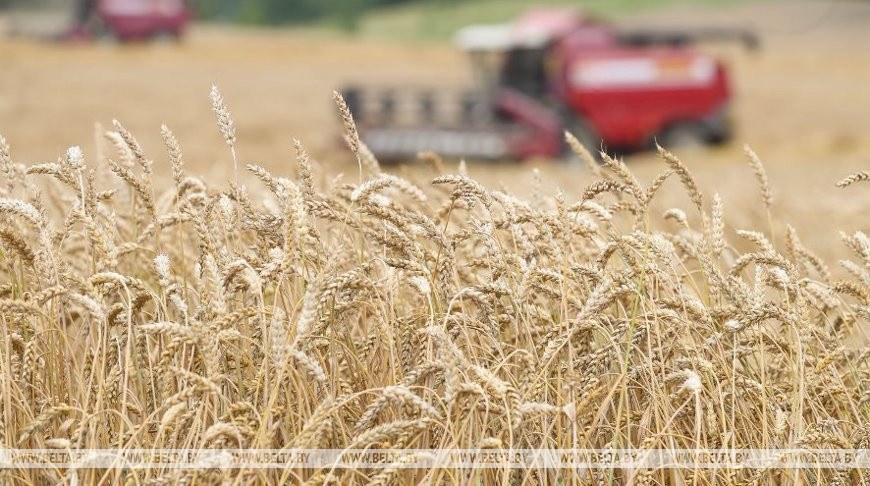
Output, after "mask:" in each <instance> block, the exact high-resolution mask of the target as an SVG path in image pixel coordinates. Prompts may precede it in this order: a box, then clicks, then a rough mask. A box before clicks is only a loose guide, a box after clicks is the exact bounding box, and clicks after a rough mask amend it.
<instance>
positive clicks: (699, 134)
mask: <svg viewBox="0 0 870 486" xmlns="http://www.w3.org/2000/svg"><path fill="white" fill-rule="evenodd" d="M657 138H658V140H657V141H658V144H659V145H661V146H662V147H664V148H666V149H669V150H670V149H695V148H698V147H703V146H704V145H706V144H707V134H706V132H705V130H704V127H702V126H701V125H699V124H698V123H693V122H680V123H675V124H674V125H671V126H670V127H669V128H668V129H666V130H665V131H664V132H662V134H661V135H659V136H658V137H657Z"/></svg>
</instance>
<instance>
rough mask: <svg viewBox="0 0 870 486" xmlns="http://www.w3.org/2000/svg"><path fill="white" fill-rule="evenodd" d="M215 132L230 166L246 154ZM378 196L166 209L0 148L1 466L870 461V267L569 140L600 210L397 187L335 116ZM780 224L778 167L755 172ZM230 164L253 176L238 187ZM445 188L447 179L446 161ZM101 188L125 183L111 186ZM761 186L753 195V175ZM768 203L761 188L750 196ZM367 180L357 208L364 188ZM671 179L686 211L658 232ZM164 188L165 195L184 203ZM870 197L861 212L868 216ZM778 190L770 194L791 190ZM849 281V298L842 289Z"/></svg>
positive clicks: (851, 183)
mask: <svg viewBox="0 0 870 486" xmlns="http://www.w3.org/2000/svg"><path fill="white" fill-rule="evenodd" d="M212 98H213V100H214V108H215V111H216V114H217V117H218V125H219V128H220V131H221V134H222V135H223V136H224V138H225V140H226V143H227V144H228V146H229V151H230V152H231V154H228V161H227V163H228V164H229V163H233V164H237V160H236V157H235V145H236V143H243V140H239V141H237V140H236V138H235V131H234V126H233V123H232V119H231V118H230V113H229V110H228V109H227V106H226V104H225V103H224V101H223V99H222V98H221V96H220V93H219V92H218V91H217V90H216V89H215V90H213V92H212ZM338 101H339V103H338V104H339V107H340V108H341V109H342V113H341V114H342V118H343V119H344V121H345V125H346V128H347V129H348V140H349V144H350V146H351V147H352V148H353V149H354V150H355V155H356V156H357V159H358V161H359V180H356V181H354V182H349V181H347V180H344V179H342V178H338V177H337V178H334V179H332V180H331V181H330V182H329V183H327V184H319V183H316V182H315V181H316V180H317V178H316V177H315V174H314V169H313V168H312V163H311V161H310V158H309V157H308V155H307V153H306V151H305V149H304V147H303V146H302V144H301V143H296V148H297V154H298V159H297V164H298V165H297V177H296V178H294V179H292V180H291V179H288V178H284V177H279V176H275V175H272V174H271V173H269V172H268V171H267V170H266V169H264V168H261V167H258V166H247V170H248V171H249V172H250V173H251V174H253V175H254V176H255V177H256V178H257V179H259V181H260V182H259V186H260V187H246V186H245V185H241V184H240V183H239V180H242V179H241V177H240V174H239V173H238V172H241V171H242V169H243V167H242V166H240V165H239V166H238V171H237V173H236V177H235V179H234V180H233V181H231V182H227V183H226V184H225V185H224V186H210V185H208V184H207V183H206V182H205V181H203V180H200V179H197V178H194V177H190V176H188V175H186V173H185V169H184V156H183V152H182V147H183V144H182V143H180V142H179V141H178V140H176V138H175V137H174V135H173V134H172V132H171V130H170V129H169V128H167V127H163V129H162V132H161V133H162V135H163V139H164V141H165V143H166V148H167V153H168V159H169V160H170V161H171V167H172V171H171V173H172V181H173V183H172V186H171V187H170V188H169V190H162V188H161V187H160V186H161V184H159V183H157V184H155V179H154V177H155V175H154V172H153V165H154V164H152V159H150V158H149V157H150V154H146V153H144V151H143V150H142V148H141V147H140V145H139V143H138V142H137V140H136V138H135V137H134V135H133V134H131V133H130V132H128V131H127V130H126V129H125V128H124V127H123V125H121V124H120V123H117V122H116V123H115V124H114V126H113V129H112V130H111V131H110V132H108V133H106V136H105V139H104V141H103V142H104V143H103V144H102V145H101V146H100V147H99V148H98V150H97V151H96V152H95V153H96V154H99V155H91V156H89V155H88V154H85V153H83V152H82V150H81V149H79V148H77V147H73V148H71V149H70V150H69V151H68V152H67V153H66V155H65V156H64V157H62V158H61V159H60V160H58V161H57V162H56V163H48V164H41V165H32V166H29V167H25V166H23V165H21V164H17V163H15V158H14V152H12V151H10V149H9V147H8V146H7V145H6V144H5V142H2V140H0V142H2V143H0V169H2V171H3V173H4V176H5V183H4V185H3V187H2V191H3V195H2V199H0V225H2V229H0V249H2V255H0V256H2V263H3V267H2V270H0V271H2V274H3V281H4V282H5V283H3V285H2V287H0V308H2V318H0V335H2V337H3V340H2V342H0V356H2V361H0V407H2V409H0V420H2V423H0V448H12V447H16V448H51V447H61V448H65V447H73V448H121V449H124V448H166V449H173V448H179V449H180V448H186V447H218V448H219V447H234V448H236V447H238V448H284V447H294V448H332V449H335V448H339V449H340V448H345V447H350V448H365V447H375V448H384V449H386V448H417V449H429V448H464V449H473V448H478V447H487V448H491V447H512V448H529V449H530V448H590V449H605V448H649V449H657V448H682V449H691V448H696V447H698V448H773V447H800V446H808V447H817V448H824V447H835V448H853V447H855V448H868V444H870V427H868V418H870V360H868V359H867V358H868V348H867V343H868V332H867V328H868V321H870V238H868V236H867V235H865V234H864V233H862V232H860V231H858V232H853V233H851V234H846V233H843V234H841V235H840V239H841V240H842V242H841V244H842V245H843V252H842V254H843V255H844V258H843V259H842V260H841V261H839V262H825V261H823V260H822V259H820V258H819V257H817V256H815V255H814V254H813V252H811V251H810V250H809V249H808V248H806V247H805V246H804V245H802V243H801V240H800V238H799V235H798V234H797V232H796V231H793V230H791V229H788V230H787V231H785V232H784V233H785V235H784V237H783V241H784V243H780V242H779V240H776V239H775V238H773V237H771V232H772V231H773V227H774V218H773V217H772V216H769V217H768V218H767V219H766V220H762V221H759V228H756V229H760V230H762V231H750V230H746V231H738V232H737V235H738V236H739V237H740V238H741V239H742V240H744V241H743V242H741V243H739V247H740V248H747V247H748V248H750V249H749V250H748V251H745V252H741V251H738V250H737V249H736V247H738V244H737V243H736V242H735V241H728V240H727V239H726V232H725V223H726V221H727V220H728V214H727V201H723V200H722V198H720V197H719V196H718V195H716V194H714V195H712V196H708V195H706V194H703V192H702V188H701V187H699V184H697V183H696V181H695V179H694V178H693V176H692V174H691V172H690V171H689V170H688V169H687V168H686V166H685V165H684V164H683V162H681V160H680V159H679V158H677V157H676V156H675V155H674V154H672V153H670V152H668V151H667V150H665V149H660V150H659V153H660V156H661V158H662V160H663V161H664V162H665V165H666V167H665V169H664V171H663V172H662V173H661V175H660V176H659V177H657V178H656V179H654V180H652V181H651V182H650V183H644V182H643V181H640V180H638V179H637V178H636V177H635V176H634V175H633V174H632V172H631V171H630V170H629V168H628V167H627V166H626V165H625V164H624V163H622V162H621V161H619V160H616V159H613V158H610V157H608V156H607V155H606V154H602V159H603V164H602V165H601V166H599V165H598V164H597V163H596V162H595V161H593V159H592V157H591V156H590V155H589V154H588V152H586V150H585V149H584V148H583V147H582V146H580V145H579V144H578V143H577V142H576V141H575V140H573V139H572V138H571V137H570V136H568V137H569V143H570V144H571V145H572V147H573V148H574V149H575V150H576V151H577V153H578V156H580V157H581V158H584V159H585V160H586V161H587V162H588V164H589V167H590V168H591V169H592V171H593V173H595V174H596V176H597V178H598V180H597V182H595V183H593V184H591V185H590V186H589V187H588V188H587V189H586V190H585V191H584V192H583V195H582V197H581V198H580V199H579V200H577V201H568V200H566V199H565V197H564V196H563V195H562V194H561V193H557V194H555V195H552V196H546V195H545V194H540V193H536V194H534V195H533V197H531V198H530V200H529V201H524V200H520V199H518V198H517V197H515V196H512V195H511V194H507V193H505V192H502V191H497V190H491V189H488V188H486V187H484V186H483V185H481V184H480V183H478V182H476V181H475V180H473V179H471V178H469V177H468V176H467V175H466V174H465V173H463V171H462V170H460V172H459V173H457V174H441V173H437V174H434V179H433V180H431V184H427V183H418V182H413V181H409V180H406V179H403V178H400V177H397V176H395V175H390V174H387V173H385V172H383V171H381V169H380V168H379V166H378V163H377V160H376V159H375V158H374V156H373V155H372V154H371V153H370V152H369V151H368V150H367V149H366V148H365V146H364V145H362V144H361V143H360V141H359V139H358V138H357V137H356V134H355V131H354V129H353V121H352V117H351V115H350V113H348V112H347V111H346V109H345V108H344V104H343V102H342V100H340V98H339V99H338ZM747 154H748V157H749V160H750V161H751V165H752V168H753V169H754V171H755V173H756V176H757V177H758V180H759V181H760V183H761V186H762V187H761V196H759V197H758V201H759V204H765V210H766V211H767V213H768V214H770V211H771V208H770V202H771V200H772V196H771V191H770V188H769V187H768V181H767V177H766V175H765V172H764V167H763V165H762V163H761V160H760V159H759V157H758V156H757V155H756V154H754V153H753V152H752V151H751V150H749V149H747ZM229 157H231V159H230V158H229ZM426 159H427V160H429V161H430V162H432V167H433V169H434V172H437V171H438V168H440V167H442V165H441V164H440V162H439V160H438V159H437V156H434V155H433V154H428V155H427V156H426ZM106 169H109V170H106ZM747 175H748V171H747ZM750 177H751V176H750ZM351 178H352V179H356V174H354V176H353V177H351ZM669 178H674V179H676V180H678V181H679V182H680V183H681V185H682V186H683V187H684V189H685V191H686V193H687V194H688V196H689V199H688V200H689V201H690V202H691V205H690V206H688V207H685V208H672V209H669V210H667V211H666V212H664V214H660V212H653V211H652V209H651V207H652V202H653V200H654V199H655V198H656V197H657V191H658V190H659V189H660V188H662V187H663V184H664V182H665V181H666V180H667V179H669ZM167 180H168V178H167ZM866 181H867V177H866V172H865V173H857V174H854V175H852V176H850V177H847V178H845V179H843V180H842V181H841V182H840V184H839V185H840V186H843V187H842V188H840V189H837V188H834V187H833V186H834V183H835V182H836V181H831V190H832V191H833V190H839V191H846V190H848V191H866V190H868V187H866V186H867V182H866ZM774 182H775V181H774ZM834 264H835V265H836V266H837V267H841V268H842V270H839V269H836V268H831V266H829V265H834ZM570 474H575V475H576V477H575V479H576V480H577V481H578V482H579V483H584V484H585V483H588V482H590V481H594V480H596V479H600V480H605V481H606V480H607V478H608V477H609V476H610V475H611V474H613V475H614V476H613V477H612V479H613V480H614V481H615V482H616V483H619V484H623V483H625V484H627V483H633V484H674V483H678V481H679V480H677V479H676V478H677V477H679V478H681V481H682V482H683V483H684V484H700V485H706V484H723V482H724V483H725V484H732V483H739V484H754V483H756V482H759V481H760V482H762V483H764V482H765V481H771V482H774V483H779V482H787V481H791V480H795V479H797V476H801V478H802V479H804V480H807V481H813V482H814V483H815V484H855V483H856V482H858V481H861V480H862V478H861V474H862V471H856V470H841V471H835V470H825V471H819V470H804V471H780V470H764V469H758V470H711V469H698V470H667V471H651V470H643V471H636V472H631V473H629V472H625V471H590V472H581V471H574V472H571V471H537V470H513V471H510V470H488V471H485V472H484V471H470V470H467V471H445V470H432V471H425V470H422V471H421V470H402V469H382V470H334V471H329V470H323V471H310V470H291V469H288V470H284V471H276V470H262V469H245V470H209V471H192V470H179V469H169V468H159V467H155V468H152V469H148V470H127V471H121V470H110V471H97V470H82V471H78V472H67V473H62V472H59V471H56V470H51V469H43V470H17V471H16V470H8V469H7V470H3V471H2V472H0V475H2V477H3V478H4V480H11V479H15V480H17V481H21V482H27V483H33V484H37V483H39V484H42V483H46V482H52V483H54V482H59V481H73V480H74V479H73V476H75V480H77V481H84V482H87V483H91V482H96V481H98V480H100V479H101V478H102V479H103V480H111V481H115V482H122V481H125V482H127V483H129V484H137V483H142V482H146V483H147V484H152V483H167V484H169V483H173V482H176V481H179V480H188V481H198V482H203V483H212V482H215V483H216V482H220V481H221V480H224V479H233V478H236V479H241V480H257V481H261V482H277V481H279V480H284V481H287V480H290V481H308V482H309V483H312V484H314V483H323V482H328V481H334V480H339V481H342V482H349V483H363V482H366V481H375V482H383V483H386V482H389V481H396V482H398V483H407V482H412V481H414V482H427V483H429V482H432V483H440V482H442V481H444V482H450V483H453V482H460V483H467V482H469V481H479V480H488V481H506V480H513V481H516V482H517V484H540V483H549V482H552V481H553V480H554V479H555V477H556V476H565V475H570ZM868 479H870V478H867V477H866V476H865V477H863V480H864V481H865V482H866V481H867V480H868Z"/></svg>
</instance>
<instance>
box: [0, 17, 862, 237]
mask: <svg viewBox="0 0 870 486" xmlns="http://www.w3.org/2000/svg"><path fill="white" fill-rule="evenodd" d="M620 21H621V22H627V23H637V24H643V25H668V26H701V25H709V24H744V25H750V26H752V27H754V28H756V29H757V30H758V32H759V33H760V34H761V35H762V39H763V43H764V47H763V49H762V50H761V51H760V52H755V53H751V52H749V53H747V52H742V51H740V50H739V49H737V48H727V49H717V51H719V52H720V54H721V56H722V57H723V58H724V59H726V60H727V61H728V62H729V63H730V64H731V66H732V67H733V71H732V72H733V81H734V85H735V88H736V91H737V98H736V100H737V101H736V104H735V113H736V118H737V121H738V124H739V132H738V137H737V140H739V141H741V142H742V141H745V142H748V143H750V144H751V145H752V146H753V147H754V148H755V149H756V150H757V152H758V153H759V154H760V155H761V156H762V158H763V159H764V160H765V163H766V164H767V167H768V170H769V172H770V176H771V180H772V183H773V186H774V190H775V195H776V197H777V205H778V207H777V209H776V212H775V216H782V217H783V219H785V220H788V221H794V222H795V224H796V226H797V227H798V229H799V230H800V231H801V232H802V234H803V233H815V234H817V235H819V236H816V237H815V240H816V245H817V246H818V247H821V248H817V249H818V250H819V251H820V252H822V253H824V252H825V251H826V245H827V243H828V241H830V240H831V239H832V238H834V237H836V232H835V231H833V230H834V229H844V230H849V231H854V230H856V229H863V230H865V231H867V230H870V217H867V216H866V215H864V214H862V211H866V208H867V207H868V193H870V191H868V190H867V189H866V188H852V189H850V190H848V191H839V192H838V191H836V190H834V189H832V185H833V182H834V181H835V180H837V179H838V178H840V177H841V176H843V175H846V174H848V173H850V172H853V171H854V170H857V169H861V168H864V169H867V168H870V89H868V87H870V52H868V50H867V46H868V45H870V2H866V1H858V0H855V1H848V0H816V1H811V2H794V1H781V2H777V3H770V4H767V3H764V4H758V3H750V4H743V5H740V6H734V7H729V8H721V9H717V10H708V9H700V8H699V9H680V10H668V11H657V12H655V13H649V14H644V15H643V16H634V17H631V18H626V19H620ZM0 66H2V67H3V68H2V70H0V133H2V134H4V135H5V136H6V138H7V139H8V140H9V142H10V144H11V145H12V148H13V155H14V157H15V158H16V159H17V160H19V161H22V162H26V163H34V162H42V161H47V160H52V159H54V158H56V157H57V156H58V155H59V154H62V153H63V152H64V150H65V149H66V147H68V146H70V145H74V144H80V145H82V146H83V147H84V148H85V150H86V153H87V152H89V151H90V152H92V151H93V149H92V147H93V142H92V140H93V138H94V133H95V131H94V122H95V121H98V122H101V123H103V124H104V125H106V126H108V125H109V124H110V123H111V120H112V119H113V118H118V119H119V120H121V121H122V122H124V124H125V125H126V126H127V127H128V128H129V129H131V130H132V131H133V132H134V133H136V134H137V136H138V137H139V138H140V140H141V142H142V144H143V145H144V146H145V148H146V150H148V151H149V152H150V154H151V155H152V156H153V157H155V159H157V160H158V162H162V161H163V159H162V158H161V157H162V151H161V144H160V142H159V126H160V124H161V123H164V122H165V123H167V124H168V125H169V126H170V127H171V128H172V129H173V130H174V131H175V132H176V134H177V135H178V137H179V139H180V140H181V142H182V146H183V148H184V151H185V154H186V159H187V161H188V164H189V166H190V168H191V172H193V173H195V174H199V175H203V176H205V177H208V178H210V179H213V180H217V179H218V178H219V177H223V176H225V175H227V174H229V173H230V172H231V170H232V169H231V164H230V161H229V158H228V152H227V151H226V147H225V146H224V145H223V144H222V141H221V139H220V137H219V135H218V133H217V130H216V129H215V128H214V125H213V123H212V120H213V117H212V114H211V108H210V104H209V100H208V89H209V86H210V84H211V83H212V82H217V83H218V84H219V86H220V87H221V90H222V92H223V94H224V96H225V98H226V99H227V101H228V103H229V105H230V108H231V110H232V112H233V117H234V119H235V122H236V125H237V127H238V138H239V153H240V157H241V159H242V161H243V162H254V163H260V164H262V165H264V166H266V167H268V168H270V169H273V170H276V171H278V172H284V173H287V172H290V171H292V166H291V165H290V164H291V162H292V151H291V148H290V147H291V146H290V140H291V139H292V138H294V137H295V138H300V139H301V140H302V141H303V142H305V143H306V145H307V146H308V147H309V148H310V149H311V150H312V151H313V152H314V153H315V154H317V155H318V156H319V159H320V160H321V161H323V162H322V164H323V165H324V166H328V167H330V169H331V171H344V172H347V173H348V174H349V177H354V178H355V170H356V169H355V167H354V165H353V164H351V163H350V161H349V159H348V157H347V156H346V155H345V154H343V153H341V152H336V151H335V149H334V147H335V143H334V142H335V137H336V134H337V132H338V123H337V122H336V118H335V115H334V111H333V109H332V105H331V100H330V93H331V91H332V90H333V89H335V88H338V87H340V86H341V85H342V84H343V83H345V82H347V81H362V82H370V83H378V82H384V83H391V84H411V85H413V84H419V83H424V84H426V85H442V84H447V85H455V84H459V83H464V82H466V80H467V72H466V71H467V70H466V68H467V65H466V61H465V59H464V58H463V57H462V56H461V55H460V54H458V53H457V52H456V51H454V49H453V48H452V47H451V46H449V45H443V46H442V45H420V44H414V45H397V44H390V43H385V42H377V41H366V42H360V41H357V40H353V39H341V38H336V37H334V36H329V35H318V34H312V33H307V32H292V31H255V30H233V31H230V30H225V29H216V28H197V29H194V31H193V32H192V35H191V36H189V38H188V39H187V40H186V41H185V42H184V43H183V44H181V45H179V46H175V45H144V46H112V45H76V46H71V45H50V44H43V43H36V42H32V41H24V40H0ZM684 158H685V161H686V163H687V164H688V165H689V166H690V167H691V168H692V170H693V171H694V173H695V174H696V176H697V177H698V179H699V180H700V182H701V184H702V186H703V187H704V188H705V189H706V192H711V189H710V188H711V187H714V185H715V187H716V190H718V191H719V192H720V193H722V195H723V197H724V198H725V201H726V210H727V212H728V216H729V218H730V220H731V221H732V223H734V225H735V226H736V227H738V228H740V227H744V223H745V226H751V225H753V223H752V220H754V219H755V218H756V217H758V215H759V214H758V213H759V211H758V210H757V209H754V210H748V209H746V210H745V209H744V208H747V207H750V206H752V205H753V204H755V201H756V199H754V198H751V197H750V198H747V197H746V196H745V195H744V194H745V193H746V192H750V191H752V192H754V191H755V187H754V185H753V181H752V176H751V173H750V172H749V171H748V169H747V167H746V164H745V162H744V159H743V158H742V156H741V154H740V147H739V144H735V145H733V146H731V147H726V148H723V149H718V150H716V151H700V152H696V153H691V154H684ZM630 162H631V163H632V166H633V167H634V168H635V169H636V170H637V172H638V173H639V174H640V176H641V177H642V178H646V179H649V178H651V177H653V176H654V174H655V173H656V172H657V171H658V170H660V169H661V164H660V163H659V162H656V161H655V158H654V157H652V156H650V155H640V156H633V157H631V158H630ZM158 167H159V166H158ZM531 167H540V168H541V169H542V174H543V179H544V183H545V185H546V186H547V187H548V188H550V187H555V186H560V187H561V188H562V189H564V190H565V191H566V192H567V193H568V195H569V197H570V195H571V194H574V193H576V192H578V191H581V190H582V187H583V183H584V181H585V180H586V179H585V178H586V175H585V174H584V173H582V171H581V170H580V169H578V168H576V167H572V166H568V165H558V164H553V163H549V162H545V161H532V162H530V163H527V164H507V165H498V166H493V165H486V166H481V165H475V166H472V167H471V174H472V175H473V176H477V177H481V178H482V179H484V180H486V182H488V183H490V184H492V185H495V186H497V185H499V184H504V185H506V186H507V187H508V188H510V189H512V190H514V191H517V192H521V193H522V192H525V191H527V190H528V188H529V181H530V177H529V174H530V171H531ZM397 170H399V171H401V172H408V173H410V174H415V173H416V174H419V173H420V171H421V169H418V168H414V167H404V168H399V169H397ZM330 175H333V174H330ZM671 184H675V183H673V182H672V183H671ZM669 187H670V186H669ZM669 192H671V193H674V192H676V191H673V190H671V191H669ZM665 199H667V198H665ZM685 201H686V200H685V199H676V200H674V201H673V204H680V205H683V206H684V207H686V205H685ZM670 202H671V201H664V203H665V204H669V203H670ZM834 211H836V212H837V215H836V216H835V215H833V212H834ZM819 230H823V231H819ZM820 235H825V236H824V237H821V236H820Z"/></svg>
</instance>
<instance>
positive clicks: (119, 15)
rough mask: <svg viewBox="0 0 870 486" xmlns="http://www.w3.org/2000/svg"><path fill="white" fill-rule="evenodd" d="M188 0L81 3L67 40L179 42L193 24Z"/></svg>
mask: <svg viewBox="0 0 870 486" xmlns="http://www.w3.org/2000/svg"><path fill="white" fill-rule="evenodd" d="M190 20H191V11H190V8H189V6H188V2H187V1H185V0H79V1H78V3H77V6H76V13H75V21H74V26H73V28H72V29H71V30H70V31H69V33H67V34H66V35H65V36H64V37H65V38H66V39H68V40H79V39H82V40H85V39H91V38H94V37H109V38H113V39H117V40H120V41H124V42H126V41H135V40H149V39H156V38H172V39H178V38H180V37H181V35H182V34H183V33H184V30H185V28H186V27H187V25H188V24H189V23H190Z"/></svg>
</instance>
